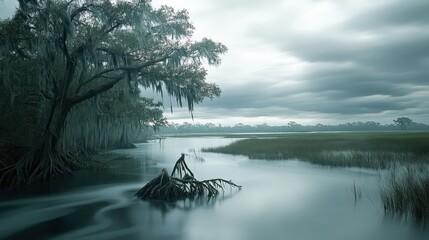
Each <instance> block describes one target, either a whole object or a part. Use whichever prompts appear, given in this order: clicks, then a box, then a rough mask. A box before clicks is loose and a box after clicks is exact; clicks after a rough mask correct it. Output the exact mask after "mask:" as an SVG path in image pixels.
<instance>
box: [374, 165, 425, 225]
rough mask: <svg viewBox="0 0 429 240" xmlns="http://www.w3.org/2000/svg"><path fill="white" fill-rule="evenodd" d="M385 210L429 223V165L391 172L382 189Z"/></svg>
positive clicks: (423, 223) (422, 223) (418, 221)
mask: <svg viewBox="0 0 429 240" xmlns="http://www.w3.org/2000/svg"><path fill="white" fill-rule="evenodd" d="M380 196H381V202H382V204H383V208H384V212H385V213H386V214H388V215H391V216H400V217H405V218H411V219H413V220H414V221H415V222H416V223H418V224H421V225H422V226H424V227H427V226H428V225H429V167H428V166H427V165H426V166H423V165H420V166H407V167H405V168H402V169H396V170H394V171H392V172H391V174H390V176H389V178H388V180H387V182H386V184H385V185H384V186H382V188H381V191H380Z"/></svg>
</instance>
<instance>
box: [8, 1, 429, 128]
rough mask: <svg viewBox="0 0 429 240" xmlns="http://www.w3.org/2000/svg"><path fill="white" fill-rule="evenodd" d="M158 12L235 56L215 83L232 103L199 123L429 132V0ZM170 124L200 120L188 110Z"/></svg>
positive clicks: (216, 71)
mask: <svg viewBox="0 0 429 240" xmlns="http://www.w3.org/2000/svg"><path fill="white" fill-rule="evenodd" d="M8 2H15V1H14V0H4V3H3V4H2V3H0V16H4V13H5V12H7V11H11V10H10V9H7V6H6V5H8ZM153 4H154V5H155V6H159V5H161V4H166V5H170V6H173V7H174V8H176V9H183V8H185V9H188V11H189V14H190V17H191V20H192V22H193V23H194V25H195V27H196V32H195V39H200V38H202V37H209V38H212V39H213V40H215V41H219V42H222V43H223V44H225V45H226V46H227V47H228V49H229V51H228V53H227V54H226V55H225V56H224V57H223V62H222V65H221V66H219V67H210V68H209V74H208V79H207V80H208V82H214V83H217V84H218V85H219V86H220V88H221V89H222V95H221V97H220V98H217V99H214V100H213V101H210V100H207V101H204V103H202V104H200V105H198V106H196V108H195V112H194V116H195V122H201V123H205V122H213V123H222V124H225V125H231V124H235V123H239V122H242V123H247V124H259V123H265V122H266V123H268V124H272V125H283V124H284V125H286V124H287V123H288V122H289V121H297V122H299V123H302V124H314V123H319V122H320V123H343V122H348V121H350V122H352V121H370V120H374V121H379V122H382V123H392V120H393V119H395V118H397V117H401V116H407V117H410V118H412V119H413V120H415V121H417V122H423V123H429V1H428V0H407V1H404V0H383V1H374V0H326V1H318V0H270V1H263V0H154V1H153ZM2 5H3V6H2ZM148 95H149V96H152V93H148ZM166 102H168V101H166ZM167 105H168V104H167ZM166 109H169V107H168V106H166ZM166 116H167V117H168V119H169V120H170V121H172V122H183V121H188V122H191V121H192V120H191V118H190V115H189V113H188V112H187V110H186V109H182V110H180V109H178V108H175V111H174V113H173V114H169V113H166Z"/></svg>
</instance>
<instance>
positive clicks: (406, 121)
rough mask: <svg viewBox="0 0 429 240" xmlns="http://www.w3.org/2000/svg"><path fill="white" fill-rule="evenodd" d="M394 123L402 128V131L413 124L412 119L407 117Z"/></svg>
mask: <svg viewBox="0 0 429 240" xmlns="http://www.w3.org/2000/svg"><path fill="white" fill-rule="evenodd" d="M393 122H394V123H395V124H396V125H398V126H400V127H401V130H406V128H407V125H410V124H411V123H413V120H411V119H410V118H407V117H400V118H398V119H396V120H393Z"/></svg>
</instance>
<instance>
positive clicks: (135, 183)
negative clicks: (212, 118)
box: [0, 137, 429, 240]
mask: <svg viewBox="0 0 429 240" xmlns="http://www.w3.org/2000/svg"><path fill="white" fill-rule="evenodd" d="M235 140H236V139H225V138H220V137H193V138H167V139H165V140H163V142H162V143H158V142H152V143H144V144H138V145H137V146H138V148H137V149H131V150H118V151H116V152H118V153H126V154H129V155H130V156H131V158H129V159H121V160H117V161H113V162H111V163H110V164H111V165H112V168H111V169H107V170H92V171H89V170H88V171H80V172H78V173H76V175H75V176H73V177H71V178H67V179H65V180H63V181H59V182H57V183H55V184H53V185H50V186H39V187H38V188H34V187H33V188H32V189H28V190H21V191H19V192H2V193H0V199H1V200H0V239H129V240H131V239H184V240H185V239H186V240H188V239H189V240H192V239H195V240H201V239H223V240H228V239H234V240H241V239H243V240H252V239H255V240H256V239H294V240H301V239H309V240H312V239H319V240H323V239H326V240H335V239H338V240H340V239H341V240H342V239H356V240H364V239H374V240H375V239H377V240H378V239H398V240H400V239H404V240H405V239H406V240H409V239H429V232H428V231H427V230H421V229H419V228H416V227H415V226H413V224H411V223H408V222H407V221H405V222H404V221H399V220H394V219H391V218H388V217H385V216H384V214H383V211H382V208H381V203H380V200H379V195H378V191H379V186H380V179H381V175H382V174H383V173H381V175H380V173H377V172H375V171H370V170H360V169H341V168H332V169H331V168H322V167H318V166H314V165H309V164H306V163H301V162H299V161H293V160H291V161H259V160H248V159H247V158H246V157H242V156H230V155H223V154H214V153H200V152H199V150H200V149H201V148H202V147H214V146H220V145H225V144H228V143H231V142H232V141H235ZM190 149H195V151H196V152H197V153H198V155H200V156H202V157H204V158H205V161H204V162H201V161H198V160H195V159H193V158H192V157H188V159H187V163H188V165H189V167H190V168H191V169H192V170H193V172H194V174H195V176H196V178H197V179H209V178H218V177H221V178H225V179H227V180H229V179H232V180H233V181H234V182H235V183H237V184H240V185H243V189H242V190H241V191H239V192H234V191H233V192H230V191H227V192H225V194H224V195H222V196H220V197H218V198H217V199H216V201H206V200H205V199H203V200H200V201H197V202H190V201H180V202H177V203H175V204H164V203H162V202H147V201H141V200H139V199H137V198H135V197H134V193H135V192H137V191H138V189H140V188H141V187H142V186H143V185H144V184H145V183H147V182H148V181H150V180H151V179H152V178H154V177H156V176H157V175H158V174H159V173H160V172H161V169H162V168H167V169H168V170H169V171H170V172H171V170H172V167H173V164H174V162H175V161H176V160H177V159H178V158H179V157H180V153H182V152H183V153H189V152H190ZM192 154H193V151H191V155H192ZM354 185H355V186H356V188H357V190H358V191H359V192H361V193H362V197H361V198H359V197H358V198H355V195H354V191H353V186H354Z"/></svg>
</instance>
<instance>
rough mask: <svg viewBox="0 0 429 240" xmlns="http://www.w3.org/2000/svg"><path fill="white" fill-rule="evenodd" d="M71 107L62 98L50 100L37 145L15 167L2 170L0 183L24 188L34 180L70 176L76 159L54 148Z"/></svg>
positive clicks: (76, 162)
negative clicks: (49, 107)
mask: <svg viewBox="0 0 429 240" xmlns="http://www.w3.org/2000/svg"><path fill="white" fill-rule="evenodd" d="M70 109H71V104H69V103H67V102H66V101H65V100H64V99H60V100H53V102H52V106H51V110H50V114H49V118H48V122H47V124H46V129H45V132H44V136H43V138H42V141H41V143H40V144H39V145H37V146H36V147H35V148H34V149H33V150H32V151H30V152H29V153H27V154H26V155H24V156H23V157H22V158H21V159H20V160H19V161H18V162H17V164H16V165H14V166H11V167H10V168H7V169H3V170H2V171H1V173H4V174H2V175H3V176H2V177H1V178H0V182H1V184H2V185H3V186H6V187H15V186H22V185H26V184H28V183H31V182H35V181H40V180H42V181H50V180H51V179H53V178H59V177H63V176H66V175H69V174H71V173H72V170H73V169H76V168H77V167H79V166H81V163H80V162H79V160H78V159H77V157H76V156H75V155H73V154H70V153H67V152H63V151H62V150H61V148H59V147H58V142H59V137H60V135H61V133H62V130H63V128H64V123H65V120H66V117H67V114H68V112H69V111H70Z"/></svg>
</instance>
